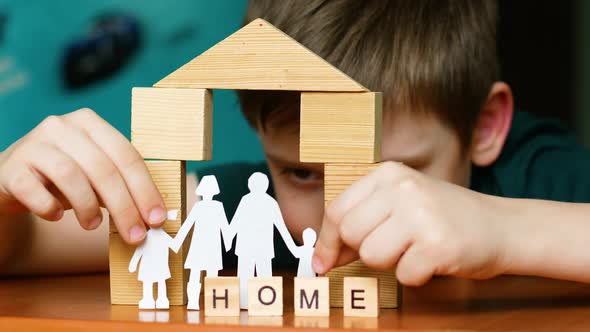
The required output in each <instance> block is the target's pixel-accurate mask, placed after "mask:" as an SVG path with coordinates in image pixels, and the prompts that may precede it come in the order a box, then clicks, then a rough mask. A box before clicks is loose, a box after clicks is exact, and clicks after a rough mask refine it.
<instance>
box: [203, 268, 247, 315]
mask: <svg viewBox="0 0 590 332" xmlns="http://www.w3.org/2000/svg"><path fill="white" fill-rule="evenodd" d="M204 298H205V299H204V302H205V316H239V315H240V280H239V279H238V278H236V277H216V278H205V294H204Z"/></svg>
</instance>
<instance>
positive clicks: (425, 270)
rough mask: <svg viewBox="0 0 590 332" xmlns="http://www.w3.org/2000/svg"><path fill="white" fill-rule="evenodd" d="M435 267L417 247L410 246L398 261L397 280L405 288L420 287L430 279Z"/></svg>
mask: <svg viewBox="0 0 590 332" xmlns="http://www.w3.org/2000/svg"><path fill="white" fill-rule="evenodd" d="M434 272H435V265H434V264H433V262H432V261H431V260H430V258H429V257H427V255H424V254H423V253H422V251H421V249H420V248H419V247H417V246H411V247H409V248H408V250H406V252H404V254H403V255H402V257H401V258H400V259H399V262H398V264H397V268H396V271H395V274H396V277H397V279H398V280H399V281H400V282H401V283H402V284H404V285H406V286H422V285H424V284H425V283H426V282H427V281H428V280H430V279H431V278H432V276H433V275H434Z"/></svg>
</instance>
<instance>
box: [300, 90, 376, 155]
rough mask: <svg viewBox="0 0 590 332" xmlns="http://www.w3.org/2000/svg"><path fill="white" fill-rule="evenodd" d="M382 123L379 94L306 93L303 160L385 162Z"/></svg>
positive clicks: (302, 129)
mask: <svg viewBox="0 0 590 332" xmlns="http://www.w3.org/2000/svg"><path fill="white" fill-rule="evenodd" d="M381 122H382V96H381V93H379V92H361V93H350V92H348V93H334V92H302V93H301V121H300V123H301V124H300V139H299V160H300V161H302V162H318V163H328V162H336V163H342V162H351V163H375V162H378V161H381Z"/></svg>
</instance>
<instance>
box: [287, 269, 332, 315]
mask: <svg viewBox="0 0 590 332" xmlns="http://www.w3.org/2000/svg"><path fill="white" fill-rule="evenodd" d="M293 291H294V294H293V300H294V306H295V316H308V317H312V316H317V317H327V316H330V279H328V278H327V277H317V278H300V277H296V278H295V280H294V286H293Z"/></svg>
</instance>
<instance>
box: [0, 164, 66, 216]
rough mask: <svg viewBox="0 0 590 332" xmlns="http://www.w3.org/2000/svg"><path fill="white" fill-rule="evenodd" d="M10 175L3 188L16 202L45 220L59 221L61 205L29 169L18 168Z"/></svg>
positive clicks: (61, 212)
mask: <svg viewBox="0 0 590 332" xmlns="http://www.w3.org/2000/svg"><path fill="white" fill-rule="evenodd" d="M11 174H12V176H11V177H10V179H11V181H10V182H9V183H6V184H3V186H4V187H5V188H7V190H8V192H9V193H10V194H11V195H12V196H14V198H16V200H18V201H19V202H20V203H21V204H22V205H24V206H25V207H26V208H27V209H28V210H29V211H31V212H32V213H34V214H36V215H38V216H39V217H41V218H43V219H45V220H49V221H58V220H60V219H61V217H62V216H63V213H64V209H63V207H62V205H61V203H60V202H59V201H58V200H57V199H56V198H55V197H53V195H51V193H50V192H49V191H48V190H47V188H45V186H44V185H43V183H41V180H40V179H39V178H38V177H37V175H35V174H34V173H33V171H31V169H30V168H28V167H19V168H17V169H15V170H14V171H12V172H11Z"/></svg>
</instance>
